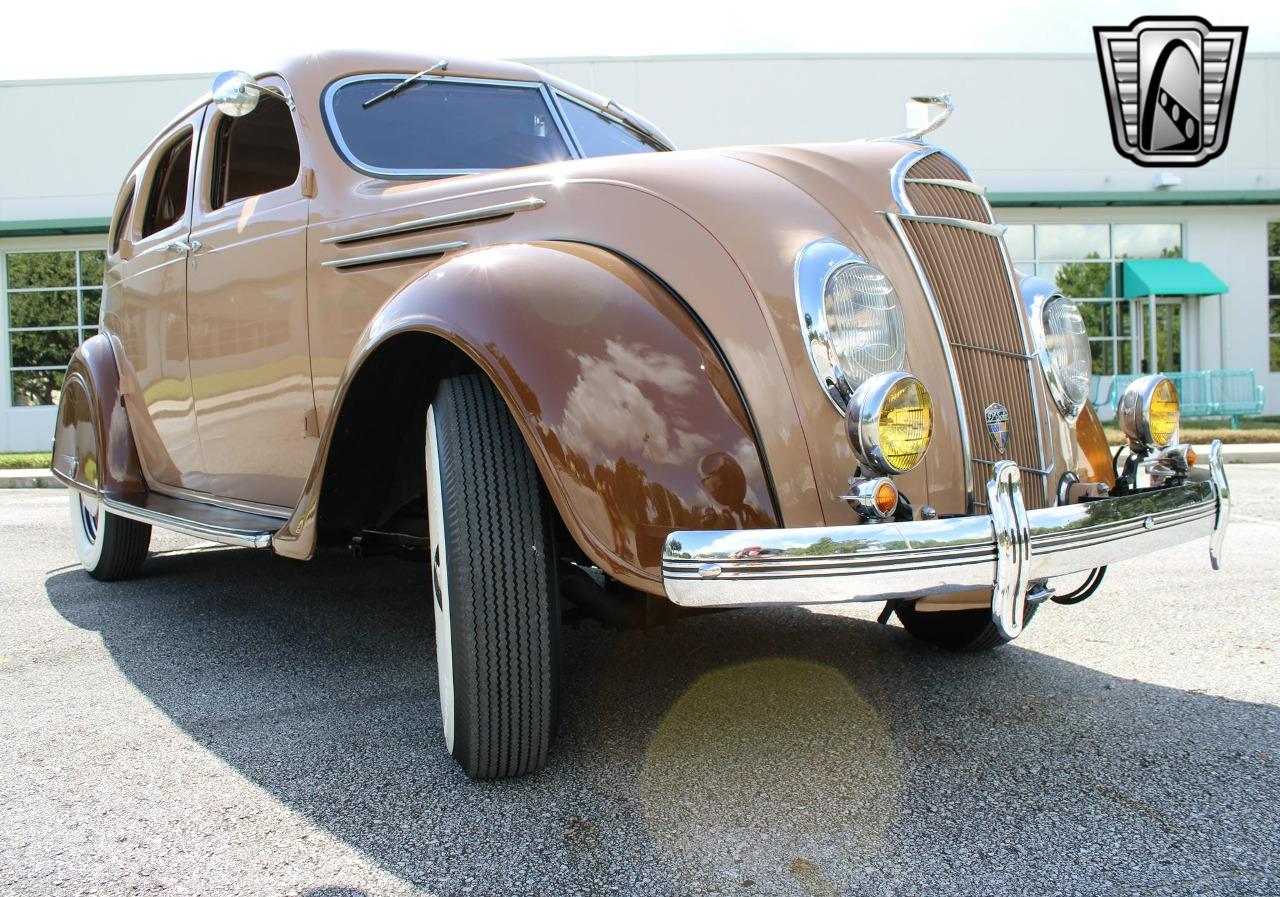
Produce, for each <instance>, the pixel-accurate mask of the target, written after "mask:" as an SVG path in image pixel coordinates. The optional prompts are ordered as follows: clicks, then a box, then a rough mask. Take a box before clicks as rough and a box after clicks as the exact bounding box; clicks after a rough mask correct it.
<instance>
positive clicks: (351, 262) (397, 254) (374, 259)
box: [320, 240, 467, 270]
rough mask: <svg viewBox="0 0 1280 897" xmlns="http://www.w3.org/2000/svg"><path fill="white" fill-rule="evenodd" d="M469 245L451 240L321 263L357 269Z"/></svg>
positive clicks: (322, 263) (436, 253)
mask: <svg viewBox="0 0 1280 897" xmlns="http://www.w3.org/2000/svg"><path fill="white" fill-rule="evenodd" d="M466 245H467V241H466V240H451V241H449V242H448V243H431V244H429V245H427V246H411V247H409V248H408V249H396V250H392V251H391V252H374V253H371V254H369V255H353V256H352V257H351V258H345V259H329V260H328V261H325V262H321V263H320V264H321V266H322V267H325V268H337V269H339V270H341V269H343V268H355V267H357V266H359V265H376V264H378V263H379V262H398V261H402V260H404V259H416V258H423V257H425V256H431V255H443V254H444V253H446V252H452V251H453V250H455V249H461V248H463V247H464V246H466Z"/></svg>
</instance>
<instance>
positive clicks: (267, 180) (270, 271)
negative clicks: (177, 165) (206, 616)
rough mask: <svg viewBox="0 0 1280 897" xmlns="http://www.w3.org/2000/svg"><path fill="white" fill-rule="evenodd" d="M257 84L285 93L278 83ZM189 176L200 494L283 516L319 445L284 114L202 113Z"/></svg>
mask: <svg viewBox="0 0 1280 897" xmlns="http://www.w3.org/2000/svg"><path fill="white" fill-rule="evenodd" d="M273 82H277V83H274V84H273ZM263 83H264V84H268V85H272V86H275V87H278V88H280V89H282V90H285V91H286V95H287V88H286V86H285V85H284V84H283V82H280V81H279V79H273V78H267V79H264V80H263ZM198 171H199V178H198V184H197V195H196V197H195V199H194V202H193V206H194V209H193V213H192V214H193V218H192V224H191V244H192V252H191V256H190V260H189V264H188V270H187V331H188V334H189V337H190V345H191V385H192V392H193V396H194V402H195V413H196V423H197V429H198V431H199V437H200V445H201V449H202V451H203V454H204V459H205V464H206V470H207V473H208V489H209V491H210V492H211V493H213V494H214V495H216V496H219V497H224V498H232V499H237V500H240V501H246V502H253V503H258V504H265V505H271V506H276V507H285V508H292V507H293V505H294V504H295V503H296V502H297V500H298V496H299V495H300V494H301V492H302V487H303V484H304V482H305V479H306V476H307V474H308V472H309V470H310V468H311V462H312V460H313V458H314V455H315V451H316V448H317V446H318V444H319V440H318V439H317V438H316V429H315V417H314V411H315V403H314V398H313V394H312V389H311V362H310V346H309V341H308V334H307V285H306V260H307V259H306V256H307V209H308V202H309V201H308V198H307V196H306V195H305V193H306V192H307V191H306V189H305V186H306V184H307V183H308V182H309V180H310V178H309V173H308V171H307V169H306V167H305V166H304V165H303V158H302V150H301V147H300V143H299V140H298V127H297V121H296V120H295V117H294V114H293V112H292V111H291V110H290V108H289V106H288V105H287V104H286V102H285V101H284V100H283V99H281V98H280V97H277V96H273V95H272V94H270V93H268V92H265V91H264V92H263V93H262V96H261V99H260V100H259V102H258V105H257V106H256V107H255V108H254V110H253V111H251V112H249V113H248V114H247V115H244V116H241V117H231V116H227V115H224V114H223V113H221V112H219V111H218V110H217V109H216V108H213V107H211V108H210V110H209V114H208V116H207V117H206V120H205V122H204V139H203V140H202V141H201V145H200V164H199V166H198Z"/></svg>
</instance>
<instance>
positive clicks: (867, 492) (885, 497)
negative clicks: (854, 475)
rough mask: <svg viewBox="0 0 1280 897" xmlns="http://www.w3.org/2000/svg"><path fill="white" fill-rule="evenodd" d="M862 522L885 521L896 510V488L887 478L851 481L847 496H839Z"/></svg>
mask: <svg viewBox="0 0 1280 897" xmlns="http://www.w3.org/2000/svg"><path fill="white" fill-rule="evenodd" d="M841 497H842V498H844V500H845V501H847V502H849V504H851V505H853V509H854V510H855V511H857V512H858V513H859V514H860V515H861V516H862V517H863V519H864V520H886V519H888V518H889V517H892V516H893V512H894V511H896V510H898V487H897V486H895V485H893V480H891V479H889V478H888V477H873V478H871V479H852V480H850V481H849V494H848V495H845V496H841Z"/></svg>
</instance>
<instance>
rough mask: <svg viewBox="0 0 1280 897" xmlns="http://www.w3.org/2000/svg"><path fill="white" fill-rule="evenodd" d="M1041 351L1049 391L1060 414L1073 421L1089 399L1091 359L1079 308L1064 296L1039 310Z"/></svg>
mask: <svg viewBox="0 0 1280 897" xmlns="http://www.w3.org/2000/svg"><path fill="white" fill-rule="evenodd" d="M1040 332H1041V336H1042V340H1043V345H1042V346H1041V352H1042V353H1043V359H1044V361H1045V374H1046V375H1047V379H1048V381H1049V388H1050V391H1051V392H1052V393H1053V396H1054V400H1055V401H1056V402H1057V403H1058V407H1059V408H1060V409H1062V413H1063V414H1065V415H1066V416H1067V417H1068V418H1069V419H1071V420H1075V418H1076V416H1077V415H1079V414H1080V410H1081V409H1082V408H1084V403H1085V402H1086V401H1087V400H1088V398H1089V380H1090V378H1091V377H1092V376H1093V360H1092V356H1091V355H1090V353H1089V333H1088V331H1087V330H1086V329H1085V326H1084V318H1083V316H1081V314H1080V308H1079V306H1077V305H1076V304H1075V303H1074V302H1072V301H1071V300H1070V299H1068V298H1066V297H1065V296H1050V297H1049V298H1048V299H1046V300H1045V301H1044V303H1043V304H1042V305H1041V307H1040Z"/></svg>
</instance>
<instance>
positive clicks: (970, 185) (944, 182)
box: [903, 178, 987, 196]
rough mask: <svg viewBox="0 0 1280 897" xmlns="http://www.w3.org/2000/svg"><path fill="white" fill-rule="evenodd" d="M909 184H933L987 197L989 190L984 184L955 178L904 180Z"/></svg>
mask: <svg viewBox="0 0 1280 897" xmlns="http://www.w3.org/2000/svg"><path fill="white" fill-rule="evenodd" d="M903 181H904V182H905V183H908V184H931V185H933V186H934V187H950V188H952V189H953V190H963V191H965V192H966V193H976V194H978V195H979V196H986V195H987V188H986V187H984V186H983V185H982V184H975V183H974V182H973V181H957V180H956V179H954V178H903Z"/></svg>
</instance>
